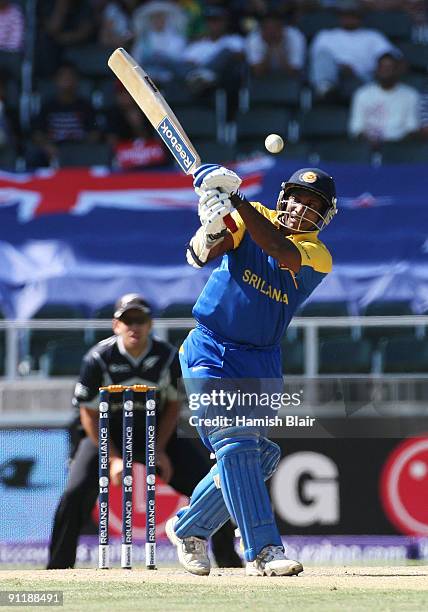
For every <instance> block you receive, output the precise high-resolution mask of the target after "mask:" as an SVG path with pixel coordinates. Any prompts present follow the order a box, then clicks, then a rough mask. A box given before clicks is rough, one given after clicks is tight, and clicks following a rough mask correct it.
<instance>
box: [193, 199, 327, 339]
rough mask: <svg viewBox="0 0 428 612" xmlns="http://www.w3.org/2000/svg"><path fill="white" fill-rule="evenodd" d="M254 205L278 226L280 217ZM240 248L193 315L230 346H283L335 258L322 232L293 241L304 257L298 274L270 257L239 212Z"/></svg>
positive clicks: (236, 242)
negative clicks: (320, 236)
mask: <svg viewBox="0 0 428 612" xmlns="http://www.w3.org/2000/svg"><path fill="white" fill-rule="evenodd" d="M252 205H253V206H254V207H255V208H256V209H257V210H258V211H259V212H260V213H261V214H262V215H263V216H264V217H267V218H268V219H269V220H270V221H271V222H272V223H273V224H274V225H276V226H278V222H277V212H276V211H273V210H270V209H268V208H266V207H265V206H263V205H262V204H259V203H257V202H253V203H252ZM233 217H234V219H235V222H236V224H237V226H238V231H237V232H236V233H235V234H233V243H234V249H233V250H232V251H229V252H228V253H226V254H225V255H224V256H223V258H222V261H221V264H220V265H219V266H218V267H217V268H216V269H215V270H214V271H213V272H212V274H211V276H210V278H209V279H208V282H207V284H206V285H205V287H204V289H203V290H202V293H201V294H200V296H199V298H198V301H197V302H196V304H195V306H194V308H193V315H194V317H195V319H196V321H198V323H200V324H202V325H203V326H204V327H205V328H207V329H208V330H210V331H211V332H213V333H214V334H215V335H216V336H218V337H219V338H222V339H224V340H225V341H227V342H233V343H236V344H240V345H247V346H252V347H260V348H263V347H266V348H267V347H273V346H275V345H278V344H279V342H280V340H281V338H282V336H283V334H284V332H285V330H286V328H287V326H288V325H289V323H290V321H291V319H292V317H293V315H294V313H295V311H296V309H297V308H298V306H299V305H300V304H301V303H302V302H303V301H304V300H305V299H306V298H307V297H308V296H309V295H310V294H311V293H312V291H313V290H314V289H315V288H316V287H317V285H319V283H320V282H321V281H322V280H323V278H324V277H325V276H326V275H327V274H328V273H329V272H330V271H331V268H332V259H331V255H330V253H329V251H328V250H327V248H326V247H325V245H324V244H323V243H322V242H321V241H320V240H318V232H307V233H303V234H294V235H290V236H288V239H289V240H291V241H292V242H293V243H294V244H295V246H296V247H297V248H298V249H299V252H300V255H301V257H302V263H301V268H300V270H299V272H298V273H297V274H295V273H293V272H292V271H291V270H289V269H288V268H285V267H281V266H280V264H279V263H278V262H277V261H276V259H274V258H273V257H271V256H269V255H267V254H266V253H265V252H264V251H263V249H261V248H260V247H259V246H258V245H257V244H256V243H255V242H254V241H253V240H252V238H251V236H250V235H249V233H248V232H247V231H246V228H245V224H244V222H243V221H242V219H241V217H240V215H239V214H238V212H236V211H235V212H234V213H233Z"/></svg>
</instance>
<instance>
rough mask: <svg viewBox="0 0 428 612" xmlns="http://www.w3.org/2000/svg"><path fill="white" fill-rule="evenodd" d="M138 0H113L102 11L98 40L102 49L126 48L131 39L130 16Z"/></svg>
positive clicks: (132, 35)
mask: <svg viewBox="0 0 428 612" xmlns="http://www.w3.org/2000/svg"><path fill="white" fill-rule="evenodd" d="M137 4H138V0H115V1H114V2H108V3H107V5H106V6H105V7H104V9H103V10H102V14H101V24H100V29H99V35H98V39H99V42H100V43H101V44H102V45H103V46H104V47H111V48H115V47H126V46H127V45H128V44H129V43H130V42H131V41H132V39H133V37H134V34H133V30H132V23H131V15H132V12H133V10H134V9H135V7H136V6H137Z"/></svg>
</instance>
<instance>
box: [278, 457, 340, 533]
mask: <svg viewBox="0 0 428 612" xmlns="http://www.w3.org/2000/svg"><path fill="white" fill-rule="evenodd" d="M338 475H339V472H338V469H337V465H336V464H335V463H334V461H332V459H330V458H329V457H326V456H325V455H321V454H320V453H314V452H311V451H305V452H298V453H293V454H292V455H289V456H288V457H285V458H284V459H283V460H282V461H281V463H280V464H279V467H278V469H277V471H276V472H275V474H274V475H273V477H272V486H271V493H272V499H273V503H274V507H275V511H276V512H277V514H278V515H279V516H280V517H281V518H282V519H283V520H284V521H286V522H287V523H290V524H291V525H296V526H299V527H307V526H309V525H313V524H314V523H318V524H320V525H334V524H336V523H339V519H340V497H339V482H338Z"/></svg>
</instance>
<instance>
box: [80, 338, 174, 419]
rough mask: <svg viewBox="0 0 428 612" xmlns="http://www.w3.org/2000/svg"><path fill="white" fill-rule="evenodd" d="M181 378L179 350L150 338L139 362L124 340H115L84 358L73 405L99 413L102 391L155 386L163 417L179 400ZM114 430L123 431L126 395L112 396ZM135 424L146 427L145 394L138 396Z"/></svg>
mask: <svg viewBox="0 0 428 612" xmlns="http://www.w3.org/2000/svg"><path fill="white" fill-rule="evenodd" d="M180 377H181V370H180V363H179V359H178V352H177V349H176V348H175V347H173V346H171V345H170V344H168V343H167V342H163V341H162V340H158V339H156V338H154V337H149V342H148V346H147V349H146V351H145V352H144V353H143V354H141V355H140V356H139V357H138V358H134V357H132V356H131V355H130V354H129V353H127V351H126V349H125V347H124V345H123V340H122V338H121V337H120V336H112V337H110V338H106V339H105V340H102V341H101V342H99V343H98V344H96V345H95V346H94V347H92V348H91V349H90V350H89V351H88V353H86V355H85V356H84V358H83V362H82V366H81V369H80V375H79V380H78V382H77V384H76V387H75V390H74V397H73V405H74V407H75V408H79V407H80V405H81V404H82V405H83V406H86V407H88V408H92V409H94V410H98V405H99V390H98V389H99V387H102V386H107V385H144V384H147V385H151V386H155V387H156V388H157V391H156V403H157V408H158V410H159V412H160V414H161V412H162V407H163V406H164V405H165V403H166V402H168V401H173V400H177V398H178V379H179V378H180ZM110 399H111V402H110V414H111V427H113V428H115V427H116V426H117V427H118V428H120V427H121V418H122V414H121V409H122V394H111V396H110ZM134 401H135V403H134V421H135V424H136V425H137V423H138V422H139V423H141V425H143V423H144V418H145V414H144V408H145V403H144V394H143V393H135V396H134Z"/></svg>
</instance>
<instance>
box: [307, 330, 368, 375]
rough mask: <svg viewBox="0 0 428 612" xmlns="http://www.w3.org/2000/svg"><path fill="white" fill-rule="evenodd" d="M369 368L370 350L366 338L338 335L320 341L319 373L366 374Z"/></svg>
mask: <svg viewBox="0 0 428 612" xmlns="http://www.w3.org/2000/svg"><path fill="white" fill-rule="evenodd" d="M371 369H372V350H371V346H370V342H368V341H367V340H364V339H363V340H352V339H350V338H349V337H341V338H340V337H338V338H330V339H327V340H324V341H322V342H321V344H320V350H319V372H320V374H368V373H370V372H371Z"/></svg>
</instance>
